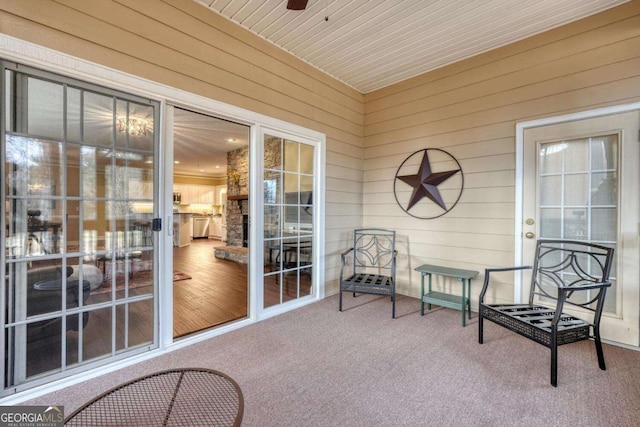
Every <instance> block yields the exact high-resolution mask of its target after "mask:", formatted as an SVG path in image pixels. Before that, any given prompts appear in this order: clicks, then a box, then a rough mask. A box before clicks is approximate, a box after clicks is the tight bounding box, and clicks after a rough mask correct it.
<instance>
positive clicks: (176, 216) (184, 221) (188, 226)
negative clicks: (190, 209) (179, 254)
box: [173, 212, 193, 247]
mask: <svg viewBox="0 0 640 427" xmlns="http://www.w3.org/2000/svg"><path fill="white" fill-rule="evenodd" d="M192 219H193V214H192V213H184V212H174V213H173V246H178V247H183V246H188V245H190V244H191V230H192V227H193V225H192V222H191V221H192Z"/></svg>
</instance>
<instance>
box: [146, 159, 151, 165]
mask: <svg viewBox="0 0 640 427" xmlns="http://www.w3.org/2000/svg"><path fill="white" fill-rule="evenodd" d="M145 163H146V164H148V165H150V164H151V163H153V160H147V161H145Z"/></svg>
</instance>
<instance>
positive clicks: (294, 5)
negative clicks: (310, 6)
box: [287, 0, 309, 10]
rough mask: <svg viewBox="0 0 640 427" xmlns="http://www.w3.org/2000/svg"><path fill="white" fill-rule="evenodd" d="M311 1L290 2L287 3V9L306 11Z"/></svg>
mask: <svg viewBox="0 0 640 427" xmlns="http://www.w3.org/2000/svg"><path fill="white" fill-rule="evenodd" d="M308 1H309V0H289V1H288V2H287V9H289V10H304V8H305V7H307V2H308Z"/></svg>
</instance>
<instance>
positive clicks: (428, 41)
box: [194, 0, 629, 93]
mask: <svg viewBox="0 0 640 427" xmlns="http://www.w3.org/2000/svg"><path fill="white" fill-rule="evenodd" d="M194 1H196V2H197V3H200V4H202V5H204V6H206V7H208V8H209V9H211V10H213V11H215V12H217V13H219V14H221V15H222V16H225V17H227V18H228V19H230V20H232V21H234V22H236V23H238V24H240V25H242V26H243V27H245V28H247V29H249V30H250V31H252V32H254V33H255V34H258V35H259V36H261V37H263V38H265V39H267V40H269V41H271V42H273V43H274V44H276V45H277V46H280V47H281V48H283V49H285V50H286V51H288V52H290V53H292V54H293V55H295V56H297V57H298V58H300V59H302V60H304V61H306V62H308V63H310V64H312V65H313V66H315V67H317V68H319V69H320V70H322V71H324V72H325V73H327V74H329V75H331V76H333V77H335V78H337V79H338V80H341V81H342V82H344V83H346V84H348V85H349V86H352V87H353V88H355V89H357V90H358V91H360V92H362V93H368V92H371V91H374V90H376V89H380V88H383V87H385V86H389V85H391V84H394V83H397V82H399V81H402V80H406V79H408V78H410V77H413V76H416V75H419V74H422V73H425V72H427V71H430V70H434V69H436V68H439V67H442V66H444V65H447V64H451V63H453V62H456V61H460V60H462V59H465V58H469V57H471V56H474V55H477V54H479V53H482V52H485V51H488V50H491V49H495V48H497V47H500V46H504V45H506V44H509V43H512V42H514V41H517V40H520V39H523V38H526V37H530V36H532V35H534V34H537V33H541V32H544V31H547V30H550V29H552V28H555V27H558V26H561V25H564V24H567V23H569V22H572V21H575V20H578V19H581V18H584V17H586V16H589V15H592V14H595V13H598V12H600V11H603V10H605V9H609V8H611V7H614V6H617V5H620V4H622V3H626V2H627V1H629V0H309V3H308V4H307V8H306V10H304V11H290V10H287V8H286V4H287V0H194ZM326 17H328V20H325V18H326Z"/></svg>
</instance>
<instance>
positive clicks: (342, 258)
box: [340, 248, 353, 283]
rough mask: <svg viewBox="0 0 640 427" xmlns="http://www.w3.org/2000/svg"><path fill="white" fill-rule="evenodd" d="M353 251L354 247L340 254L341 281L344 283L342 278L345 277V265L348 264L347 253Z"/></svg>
mask: <svg viewBox="0 0 640 427" xmlns="http://www.w3.org/2000/svg"><path fill="white" fill-rule="evenodd" d="M351 251H353V248H349V249H347V250H346V251H344V252H342V253H341V254H340V264H341V266H340V282H341V283H342V278H343V273H344V267H345V265H347V255H349V252H351Z"/></svg>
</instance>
